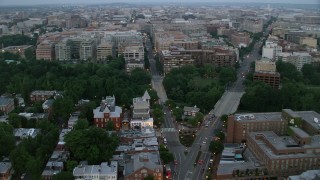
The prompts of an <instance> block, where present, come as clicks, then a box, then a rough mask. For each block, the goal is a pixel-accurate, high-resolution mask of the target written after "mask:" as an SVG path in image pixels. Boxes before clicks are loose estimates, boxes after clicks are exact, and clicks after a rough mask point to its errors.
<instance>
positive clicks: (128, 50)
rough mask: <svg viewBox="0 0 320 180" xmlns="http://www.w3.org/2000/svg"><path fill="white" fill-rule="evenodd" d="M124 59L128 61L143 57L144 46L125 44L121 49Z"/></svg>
mask: <svg viewBox="0 0 320 180" xmlns="http://www.w3.org/2000/svg"><path fill="white" fill-rule="evenodd" d="M123 57H124V60H126V61H128V60H131V59H139V60H140V59H142V60H143V59H144V48H143V46H127V47H125V50H124V51H123Z"/></svg>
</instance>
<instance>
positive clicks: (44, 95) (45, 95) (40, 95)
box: [30, 90, 57, 102]
mask: <svg viewBox="0 0 320 180" xmlns="http://www.w3.org/2000/svg"><path fill="white" fill-rule="evenodd" d="M56 94H57V91H41V90H36V91H32V92H31V94H30V101H31V102H37V101H45V100H47V99H49V98H51V97H53V96H54V95H56Z"/></svg>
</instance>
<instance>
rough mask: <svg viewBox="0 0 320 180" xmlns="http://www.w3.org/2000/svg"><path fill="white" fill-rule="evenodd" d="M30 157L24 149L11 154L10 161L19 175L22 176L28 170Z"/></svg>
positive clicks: (19, 148)
mask: <svg viewBox="0 0 320 180" xmlns="http://www.w3.org/2000/svg"><path fill="white" fill-rule="evenodd" d="M29 159H30V155H29V153H28V152H27V150H26V149H25V148H24V147H22V146H21V147H17V148H15V149H14V150H12V151H11V152H10V161H11V163H12V166H13V169H14V170H15V172H16V173H17V174H22V173H24V172H25V170H26V165H27V162H28V160H29Z"/></svg>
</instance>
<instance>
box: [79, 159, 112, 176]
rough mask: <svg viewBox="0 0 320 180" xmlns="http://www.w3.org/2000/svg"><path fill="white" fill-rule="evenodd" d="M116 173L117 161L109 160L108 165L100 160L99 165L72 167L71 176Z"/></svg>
mask: <svg viewBox="0 0 320 180" xmlns="http://www.w3.org/2000/svg"><path fill="white" fill-rule="evenodd" d="M117 173H118V163H117V162H116V161H111V163H110V165H109V164H108V163H107V162H102V163H101V165H79V166H78V167H75V168H74V169H73V176H86V175H96V174H99V175H100V176H102V175H108V174H116V175H117Z"/></svg>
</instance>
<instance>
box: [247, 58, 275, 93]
mask: <svg viewBox="0 0 320 180" xmlns="http://www.w3.org/2000/svg"><path fill="white" fill-rule="evenodd" d="M253 81H262V82H264V83H266V84H269V85H270V86H271V87H272V88H274V89H279V87H280V73H278V72H276V63H275V62H274V61H271V60H270V59H261V60H259V61H256V62H255V72H254V74H253Z"/></svg>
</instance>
